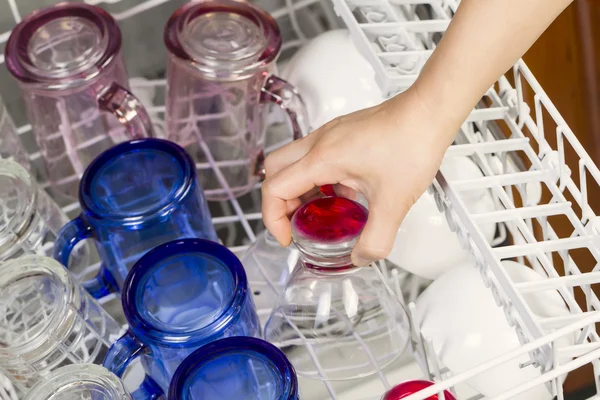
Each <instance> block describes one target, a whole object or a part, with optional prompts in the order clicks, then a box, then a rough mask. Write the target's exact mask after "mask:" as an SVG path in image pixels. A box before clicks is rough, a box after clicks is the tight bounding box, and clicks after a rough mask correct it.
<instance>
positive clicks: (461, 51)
mask: <svg viewBox="0 0 600 400" xmlns="http://www.w3.org/2000/svg"><path fill="white" fill-rule="evenodd" d="M571 1H572V0H463V1H462V3H461V5H460V6H459V8H458V10H457V12H456V15H455V16H454V18H453V20H452V22H451V23H450V26H449V27H448V29H447V31H446V32H445V34H444V37H443V38H442V40H441V42H440V44H439V46H438V47H437V48H436V50H435V51H434V52H433V54H432V55H431V57H430V59H429V60H428V61H427V63H426V64H425V66H424V67H423V70H422V71H421V74H420V76H419V78H418V79H417V81H416V82H415V84H414V85H413V90H414V91H415V92H416V93H418V96H419V98H420V99H421V100H422V101H423V102H424V103H425V105H426V106H427V107H428V108H429V109H430V110H431V112H432V114H433V115H434V116H435V118H440V119H441V120H442V121H443V122H444V123H445V124H447V125H449V127H451V128H452V129H456V128H457V127H458V126H460V124H461V123H462V122H463V121H464V120H465V118H466V117H467V116H468V114H469V113H470V112H471V110H472V109H473V107H474V106H475V104H476V103H477V101H479V99H480V98H481V96H482V95H483V94H485V92H486V91H487V89H489V88H490V86H491V85H492V84H493V83H494V82H495V81H496V80H497V79H498V78H499V77H500V76H501V75H502V74H503V73H505V72H506V71H507V70H508V69H509V68H510V67H511V65H513V64H514V63H515V62H516V61H517V60H518V59H519V57H521V56H522V55H523V54H524V53H525V52H526V51H527V50H528V49H529V47H531V45H532V44H533V43H534V42H535V41H536V40H537V38H538V37H539V36H540V35H541V34H542V32H544V30H546V28H547V27H548V26H549V25H550V24H551V23H552V21H554V19H555V18H556V17H557V16H558V15H559V14H560V13H561V12H562V11H563V10H564V9H565V8H566V7H567V6H568V5H569V3H571ZM452 129H449V130H448V132H446V134H447V135H448V137H446V138H444V142H446V143H447V144H448V145H449V144H450V143H451V142H452V140H453V137H454V134H455V132H454V131H452Z"/></svg>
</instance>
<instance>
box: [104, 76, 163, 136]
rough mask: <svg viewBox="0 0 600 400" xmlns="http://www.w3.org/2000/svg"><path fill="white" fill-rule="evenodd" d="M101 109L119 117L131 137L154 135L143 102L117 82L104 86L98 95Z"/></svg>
mask: <svg viewBox="0 0 600 400" xmlns="http://www.w3.org/2000/svg"><path fill="white" fill-rule="evenodd" d="M97 101H98V106H99V108H100V109H101V110H103V111H106V112H109V113H111V114H113V115H115V116H116V117H117V119H118V120H119V122H120V123H121V124H123V125H124V126H125V130H126V131H127V133H128V134H129V136H130V137H131V139H139V138H144V137H154V129H153V128H152V121H151V120H150V116H149V115H148V112H147V111H146V108H145V107H144V105H143V104H142V102H141V101H140V100H139V99H138V98H137V97H135V96H134V95H133V93H131V92H130V91H129V90H127V89H125V88H124V87H123V86H121V85H120V84H118V83H116V82H112V83H111V84H110V85H108V86H107V87H105V88H103V89H102V91H100V93H98V97H97Z"/></svg>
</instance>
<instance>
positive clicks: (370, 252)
mask: <svg viewBox="0 0 600 400" xmlns="http://www.w3.org/2000/svg"><path fill="white" fill-rule="evenodd" d="M389 192H391V191H389V190H388V191H387V193H381V194H380V195H379V196H378V197H376V198H374V199H372V200H371V199H369V209H370V211H369V219H368V220H367V224H366V225H365V228H364V229H363V231H362V234H361V235H360V238H359V239H358V242H357V243H356V246H355V247H354V251H353V252H352V263H353V264H354V265H358V266H364V265H367V264H369V263H371V262H373V261H376V260H381V259H384V258H386V257H387V256H388V255H389V254H390V251H391V250H392V246H393V245H394V240H395V239H396V234H397V232H398V228H399V227H400V224H401V223H402V220H403V219H404V217H405V216H406V213H408V210H409V209H410V205H407V204H408V202H401V201H400V200H399V199H398V198H395V199H394V196H393V193H389Z"/></svg>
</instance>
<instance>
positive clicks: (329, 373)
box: [265, 197, 410, 380]
mask: <svg viewBox="0 0 600 400" xmlns="http://www.w3.org/2000/svg"><path fill="white" fill-rule="evenodd" d="M367 215H368V212H367V209H366V208H365V207H363V206H362V205H360V204H359V203H357V202H355V201H352V200H349V199H345V198H342V197H325V198H318V199H315V200H312V201H310V202H308V203H306V204H304V205H303V206H302V207H300V208H299V209H298V210H297V211H296V212H295V214H294V216H293V217H292V238H293V242H294V244H295V245H296V246H297V247H298V249H299V250H300V254H301V255H300V260H299V261H298V264H297V265H296V268H295V269H294V271H293V272H292V274H291V276H290V278H289V280H288V282H287V284H286V286H285V288H284V290H283V291H282V293H281V295H280V296H279V299H278V301H277V306H276V307H275V309H274V310H273V312H272V314H271V316H270V318H269V320H268V321H267V324H266V326H265V339H266V340H268V341H269V342H271V343H273V344H275V345H276V346H278V347H279V348H281V349H282V350H283V351H284V353H285V354H286V356H287V357H288V358H289V359H290V361H291V362H292V364H294V368H295V369H296V372H297V373H298V375H300V376H304V377H307V378H312V379H320V380H345V379H355V378H359V377H364V376H368V375H371V374H375V373H377V372H379V371H381V370H382V369H383V368H385V367H386V366H388V365H390V364H391V363H392V362H394V360H396V359H397V358H398V357H399V356H400V355H401V354H403V353H404V352H406V351H407V350H408V349H409V346H410V322H409V318H408V315H407V313H406V311H405V310H404V308H403V306H402V304H401V303H400V301H399V299H398V297H397V296H396V294H394V293H393V292H392V290H391V288H390V287H389V286H387V285H386V283H385V281H384V279H383V275H382V274H381V272H380V271H379V270H378V269H377V267H375V266H366V267H357V266H355V265H353V264H352V261H351V258H350V255H351V253H352V249H353V248H354V245H355V243H356V241H357V240H358V237H359V236H360V233H361V232H362V230H363V228H364V225H365V223H366V221H367ZM282 268H285V265H284V266H282Z"/></svg>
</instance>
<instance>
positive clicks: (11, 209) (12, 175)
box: [0, 159, 89, 271]
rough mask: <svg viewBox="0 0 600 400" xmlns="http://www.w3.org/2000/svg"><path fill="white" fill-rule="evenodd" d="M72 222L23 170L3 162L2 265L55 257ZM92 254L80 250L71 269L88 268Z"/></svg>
mask: <svg viewBox="0 0 600 400" xmlns="http://www.w3.org/2000/svg"><path fill="white" fill-rule="evenodd" d="M68 220H69V219H68V218H67V216H66V215H65V214H64V213H63V212H62V210H61V209H60V208H59V207H58V205H57V204H56V203H55V202H54V201H53V200H52V199H51V198H50V197H49V196H48V194H47V193H46V192H44V191H43V190H41V189H40V188H38V186H37V183H36V181H35V179H34V178H33V177H32V176H31V175H30V174H29V173H28V172H27V171H26V170H25V168H24V167H23V166H21V165H19V164H17V163H16V162H14V161H10V160H3V159H0V261H4V260H8V259H11V258H15V257H19V256H20V255H23V254H38V255H46V256H51V255H52V242H54V240H55V239H56V237H57V235H58V232H59V231H60V229H61V228H62V226H63V225H64V224H65V223H66V222H67V221H68ZM88 250H89V249H88V247H87V246H81V247H78V248H77V251H76V252H75V254H74V257H72V258H71V260H70V264H69V266H70V267H71V268H73V269H74V270H77V271H80V270H82V269H83V268H85V267H86V266H87V263H88V258H89V251H88Z"/></svg>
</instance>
